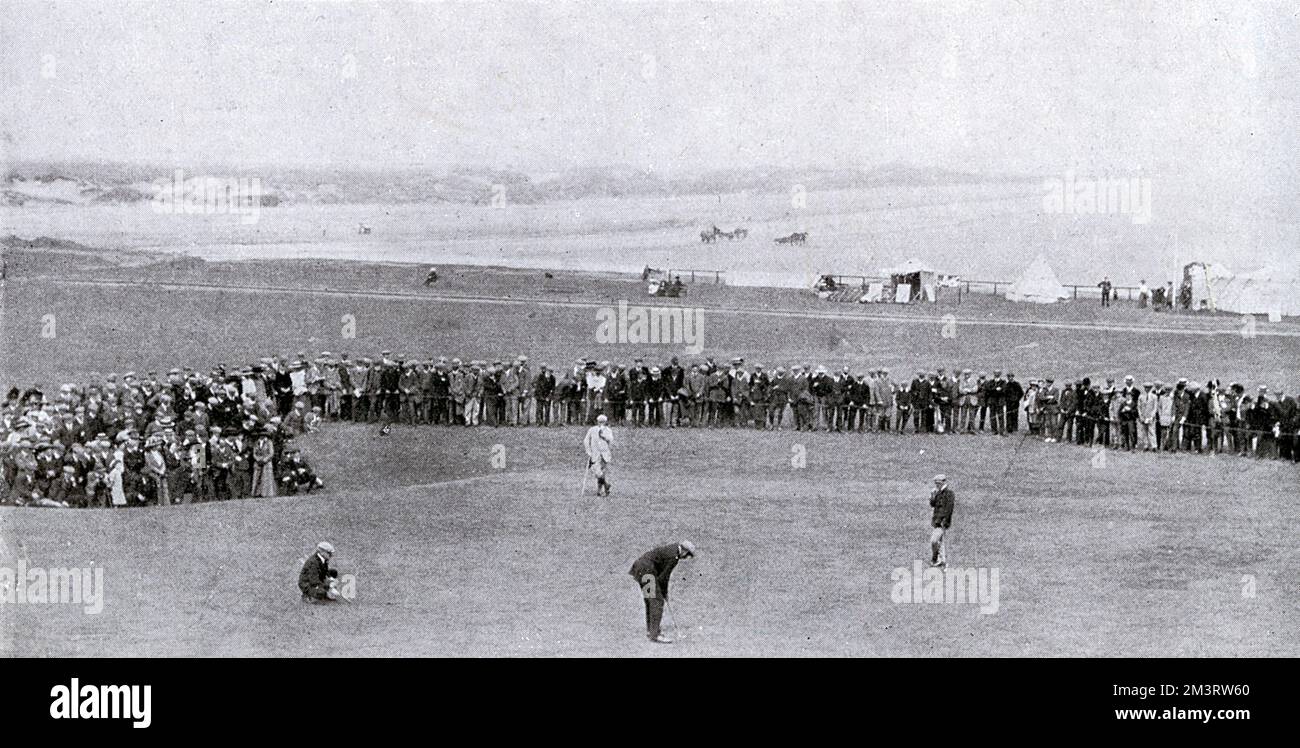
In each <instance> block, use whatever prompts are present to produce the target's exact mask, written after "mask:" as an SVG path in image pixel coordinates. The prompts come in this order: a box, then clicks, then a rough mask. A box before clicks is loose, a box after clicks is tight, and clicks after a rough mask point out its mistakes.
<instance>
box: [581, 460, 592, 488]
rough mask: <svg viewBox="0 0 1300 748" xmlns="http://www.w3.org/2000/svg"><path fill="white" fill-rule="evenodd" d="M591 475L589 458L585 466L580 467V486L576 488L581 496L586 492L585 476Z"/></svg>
mask: <svg viewBox="0 0 1300 748" xmlns="http://www.w3.org/2000/svg"><path fill="white" fill-rule="evenodd" d="M588 475H591V460H587V467H585V468H583V469H582V488H579V489H578V495H579V496H583V495H585V494H586V493H587V476H588Z"/></svg>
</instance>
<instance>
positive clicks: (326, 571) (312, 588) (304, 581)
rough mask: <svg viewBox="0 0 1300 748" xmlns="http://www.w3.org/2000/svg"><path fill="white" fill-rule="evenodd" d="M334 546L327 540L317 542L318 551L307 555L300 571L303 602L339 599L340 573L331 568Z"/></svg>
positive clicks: (299, 579) (299, 584)
mask: <svg viewBox="0 0 1300 748" xmlns="http://www.w3.org/2000/svg"><path fill="white" fill-rule="evenodd" d="M333 557H334V546H333V545H330V544H329V543H327V542H325V541H323V540H322V541H321V542H319V543H317V544H316V551H315V552H314V553H312V554H311V555H310V556H308V557H307V561H306V562H305V563H303V565H302V571H301V572H299V573H298V589H300V590H302V599H303V602H313V603H315V602H332V601H335V600H338V599H339V590H338V577H339V573H338V572H337V571H335V570H334V569H331V568H330V559H331V558H333Z"/></svg>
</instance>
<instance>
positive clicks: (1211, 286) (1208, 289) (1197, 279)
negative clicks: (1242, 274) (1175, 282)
mask: <svg viewBox="0 0 1300 748" xmlns="http://www.w3.org/2000/svg"><path fill="white" fill-rule="evenodd" d="M1183 280H1184V281H1185V282H1187V283H1189V284H1190V285H1191V289H1192V309H1209V310H1211V311H1213V310H1215V309H1218V305H1219V295H1220V293H1222V291H1223V288H1224V286H1225V285H1226V284H1227V283H1228V281H1230V280H1232V271H1231V270H1229V269H1228V268H1226V267H1224V266H1223V265H1220V264H1219V263H1217V262H1192V263H1188V264H1187V265H1184V266H1183Z"/></svg>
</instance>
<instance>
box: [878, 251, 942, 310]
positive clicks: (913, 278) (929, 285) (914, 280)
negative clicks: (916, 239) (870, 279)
mask: <svg viewBox="0 0 1300 748" xmlns="http://www.w3.org/2000/svg"><path fill="white" fill-rule="evenodd" d="M880 272H882V273H884V274H885V275H888V276H889V277H890V279H891V280H892V281H893V283H894V294H895V296H894V301H895V302H898V303H900V304H906V303H908V302H912V301H931V302H932V301H937V300H938V298H939V293H938V290H937V284H938V277H939V273H938V272H937V271H936V270H935V269H934V268H932V267H930V266H929V265H926V264H925V263H924V262H921V261H920V260H918V259H915V258H912V259H910V260H908V261H907V262H904V263H903V264H902V265H899V266H897V267H892V268H882V269H881V271H880Z"/></svg>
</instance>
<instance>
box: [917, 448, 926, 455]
mask: <svg viewBox="0 0 1300 748" xmlns="http://www.w3.org/2000/svg"><path fill="white" fill-rule="evenodd" d="M917 454H919V455H923V454H925V450H924V449H922V450H919V451H917Z"/></svg>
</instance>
